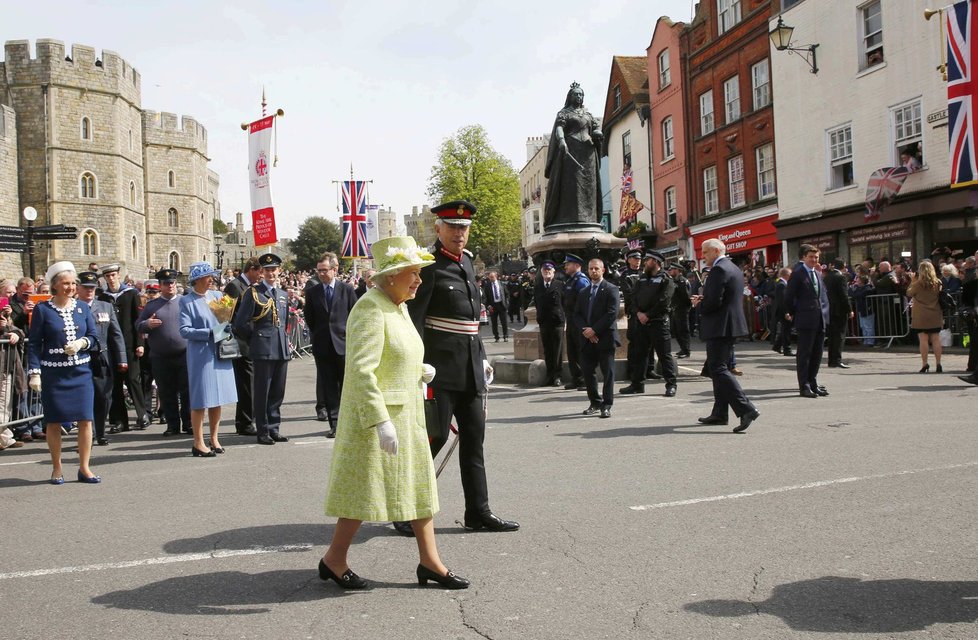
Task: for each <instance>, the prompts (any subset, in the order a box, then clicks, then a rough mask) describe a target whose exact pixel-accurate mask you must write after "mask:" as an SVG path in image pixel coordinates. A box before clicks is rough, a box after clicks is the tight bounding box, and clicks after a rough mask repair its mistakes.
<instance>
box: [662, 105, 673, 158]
mask: <svg viewBox="0 0 978 640" xmlns="http://www.w3.org/2000/svg"><path fill="white" fill-rule="evenodd" d="M675 155H676V149H675V140H674V139H673V134H672V116H669V117H667V118H665V119H664V120H663V121H662V159H663V160H669V159H671V158H673V157H674V156H675Z"/></svg>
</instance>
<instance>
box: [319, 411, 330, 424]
mask: <svg viewBox="0 0 978 640" xmlns="http://www.w3.org/2000/svg"><path fill="white" fill-rule="evenodd" d="M316 420H318V421H319V422H329V412H327V411H326V409H320V410H319V411H317V412H316Z"/></svg>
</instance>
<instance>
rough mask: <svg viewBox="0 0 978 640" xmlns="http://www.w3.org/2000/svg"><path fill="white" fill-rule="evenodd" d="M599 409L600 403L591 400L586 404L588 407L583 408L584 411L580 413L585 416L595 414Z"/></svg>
mask: <svg viewBox="0 0 978 640" xmlns="http://www.w3.org/2000/svg"><path fill="white" fill-rule="evenodd" d="M600 410H601V405H600V404H594V403H593V402H592V403H591V404H590V405H588V408H587V409H585V410H584V411H582V412H581V414H582V415H585V416H593V415H594V414H596V413H597V412H598V411H600Z"/></svg>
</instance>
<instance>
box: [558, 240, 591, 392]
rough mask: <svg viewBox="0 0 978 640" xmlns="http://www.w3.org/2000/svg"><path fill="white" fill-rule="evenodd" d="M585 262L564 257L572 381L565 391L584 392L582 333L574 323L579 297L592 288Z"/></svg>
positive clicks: (566, 340)
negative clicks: (585, 270)
mask: <svg viewBox="0 0 978 640" xmlns="http://www.w3.org/2000/svg"><path fill="white" fill-rule="evenodd" d="M583 269H584V260H582V259H581V258H580V257H579V256H576V255H574V254H573V253H568V254H566V255H564V275H565V276H567V279H566V280H564V292H563V299H562V302H563V305H564V316H565V317H566V318H567V328H566V330H565V332H564V342H565V343H566V344H567V368H568V369H569V370H570V377H571V379H570V380H568V381H567V384H565V385H564V388H565V389H577V390H578V391H583V390H584V389H585V388H586V387H585V386H584V372H583V371H582V370H581V331H582V330H583V327H578V326H577V325H576V323H575V321H574V309H575V308H576V307H577V296H578V295H579V294H580V293H581V291H583V290H585V289H588V288H589V287H590V286H591V280H590V279H589V278H588V277H587V274H585V273H584V271H583Z"/></svg>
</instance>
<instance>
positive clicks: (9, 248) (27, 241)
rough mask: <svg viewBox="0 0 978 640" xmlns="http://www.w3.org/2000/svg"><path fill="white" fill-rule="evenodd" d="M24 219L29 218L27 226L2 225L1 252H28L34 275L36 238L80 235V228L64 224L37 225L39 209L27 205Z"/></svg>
mask: <svg viewBox="0 0 978 640" xmlns="http://www.w3.org/2000/svg"><path fill="white" fill-rule="evenodd" d="M24 219H26V220H27V227H26V228H25V227H10V226H5V225H0V252H2V253H24V252H25V251H26V252H27V259H28V262H29V263H30V274H31V277H34V241H35V240H74V239H75V238H77V237H78V233H77V231H78V229H77V228H75V227H66V226H65V225H63V224H49V225H45V226H43V227H35V226H34V221H35V220H37V209H35V208H34V207H27V208H26V209H24Z"/></svg>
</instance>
